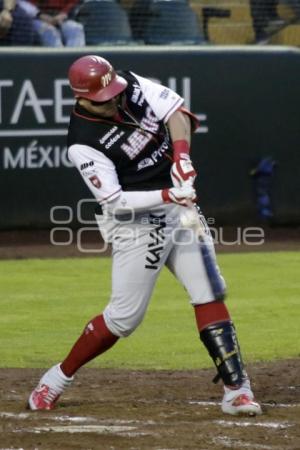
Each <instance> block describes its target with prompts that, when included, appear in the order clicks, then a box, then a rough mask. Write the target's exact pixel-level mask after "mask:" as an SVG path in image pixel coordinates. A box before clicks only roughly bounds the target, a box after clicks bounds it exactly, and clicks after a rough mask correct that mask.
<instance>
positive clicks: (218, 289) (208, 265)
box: [184, 201, 226, 300]
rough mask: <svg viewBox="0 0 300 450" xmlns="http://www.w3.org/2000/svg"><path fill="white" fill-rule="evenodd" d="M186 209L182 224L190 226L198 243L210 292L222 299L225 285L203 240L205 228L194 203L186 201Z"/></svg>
mask: <svg viewBox="0 0 300 450" xmlns="http://www.w3.org/2000/svg"><path fill="white" fill-rule="evenodd" d="M187 203H188V209H189V211H191V214H190V218H187V220H186V221H185V224H184V226H185V227H187V228H192V229H193V230H194V232H195V235H196V236H197V238H198V240H199V244H200V251H201V255H202V259H203V264H204V267H205V270H206V273H207V277H208V279H209V282H210V285H211V289H212V292H213V294H214V297H215V300H224V298H225V294H226V292H225V286H224V283H223V280H222V279H221V276H220V273H219V271H218V269H217V266H216V262H215V259H214V257H213V255H212V254H211V250H210V249H209V245H207V244H206V242H205V230H204V226H203V224H202V222H201V220H200V217H199V214H198V212H197V211H196V209H195V207H194V204H193V203H192V202H191V201H188V202H187Z"/></svg>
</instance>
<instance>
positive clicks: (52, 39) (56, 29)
mask: <svg viewBox="0 0 300 450" xmlns="http://www.w3.org/2000/svg"><path fill="white" fill-rule="evenodd" d="M20 1H22V6H23V8H24V9H25V10H26V11H27V13H28V14H30V15H31V17H32V18H33V24H34V28H35V31H36V33H37V35H38V37H39V40H40V43H41V45H43V46H46V47H63V46H66V47H84V45H85V35H84V28H83V25H82V24H80V23H78V22H76V21H75V20H72V19H71V18H70V15H71V13H72V10H73V9H74V8H75V7H76V5H77V3H78V0H20Z"/></svg>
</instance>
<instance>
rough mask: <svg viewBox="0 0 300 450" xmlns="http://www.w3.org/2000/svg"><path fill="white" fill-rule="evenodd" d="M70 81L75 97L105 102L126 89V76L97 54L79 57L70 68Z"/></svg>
mask: <svg viewBox="0 0 300 450" xmlns="http://www.w3.org/2000/svg"><path fill="white" fill-rule="evenodd" d="M68 76H69V82H70V86H71V89H72V90H73V93H74V95H75V97H83V98H87V99H89V100H95V101H98V102H105V101H107V100H110V99H111V98H113V97H115V96H116V95H118V94H120V93H121V92H122V91H124V90H125V89H126V87H127V81H126V80H125V78H123V77H120V76H119V75H117V74H116V72H115V70H114V68H113V66H112V65H111V64H110V63H109V62H108V61H107V60H106V59H104V58H101V57H100V56H97V55H87V56H83V57H81V58H79V59H77V60H76V61H75V62H74V63H73V64H72V65H71V67H70V69H69V74H68Z"/></svg>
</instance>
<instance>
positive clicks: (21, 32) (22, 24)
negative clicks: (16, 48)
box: [0, 0, 35, 46]
mask: <svg viewBox="0 0 300 450" xmlns="http://www.w3.org/2000/svg"><path fill="white" fill-rule="evenodd" d="M34 43H35V32H34V27H33V22H32V19H31V18H30V17H29V16H28V15H27V14H26V12H25V11H24V10H23V9H22V8H21V7H20V5H19V3H18V2H17V0H0V46H6V45H7V46H9V45H34Z"/></svg>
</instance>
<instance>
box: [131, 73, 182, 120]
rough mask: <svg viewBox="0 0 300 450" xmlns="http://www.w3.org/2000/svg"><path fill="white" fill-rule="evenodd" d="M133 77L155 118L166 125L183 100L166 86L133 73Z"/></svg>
mask: <svg viewBox="0 0 300 450" xmlns="http://www.w3.org/2000/svg"><path fill="white" fill-rule="evenodd" d="M133 75H134V77H135V78H136V79H137V81H138V82H139V84H140V87H141V90H142V93H143V95H144V97H145V99H146V101H147V103H148V104H149V105H150V107H151V109H152V110H153V112H154V114H155V115H156V117H157V118H158V119H159V120H163V121H164V122H165V123H166V122H167V121H168V120H169V118H170V116H171V115H172V114H173V113H174V112H175V111H176V110H177V109H178V108H179V107H180V106H181V105H182V104H183V102H184V99H183V98H182V97H180V95H178V94H177V93H176V92H174V91H172V89H169V88H168V87H166V86H163V85H161V84H158V83H155V82H154V81H151V80H148V79H147V78H144V77H141V76H139V75H136V74H135V73H133Z"/></svg>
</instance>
